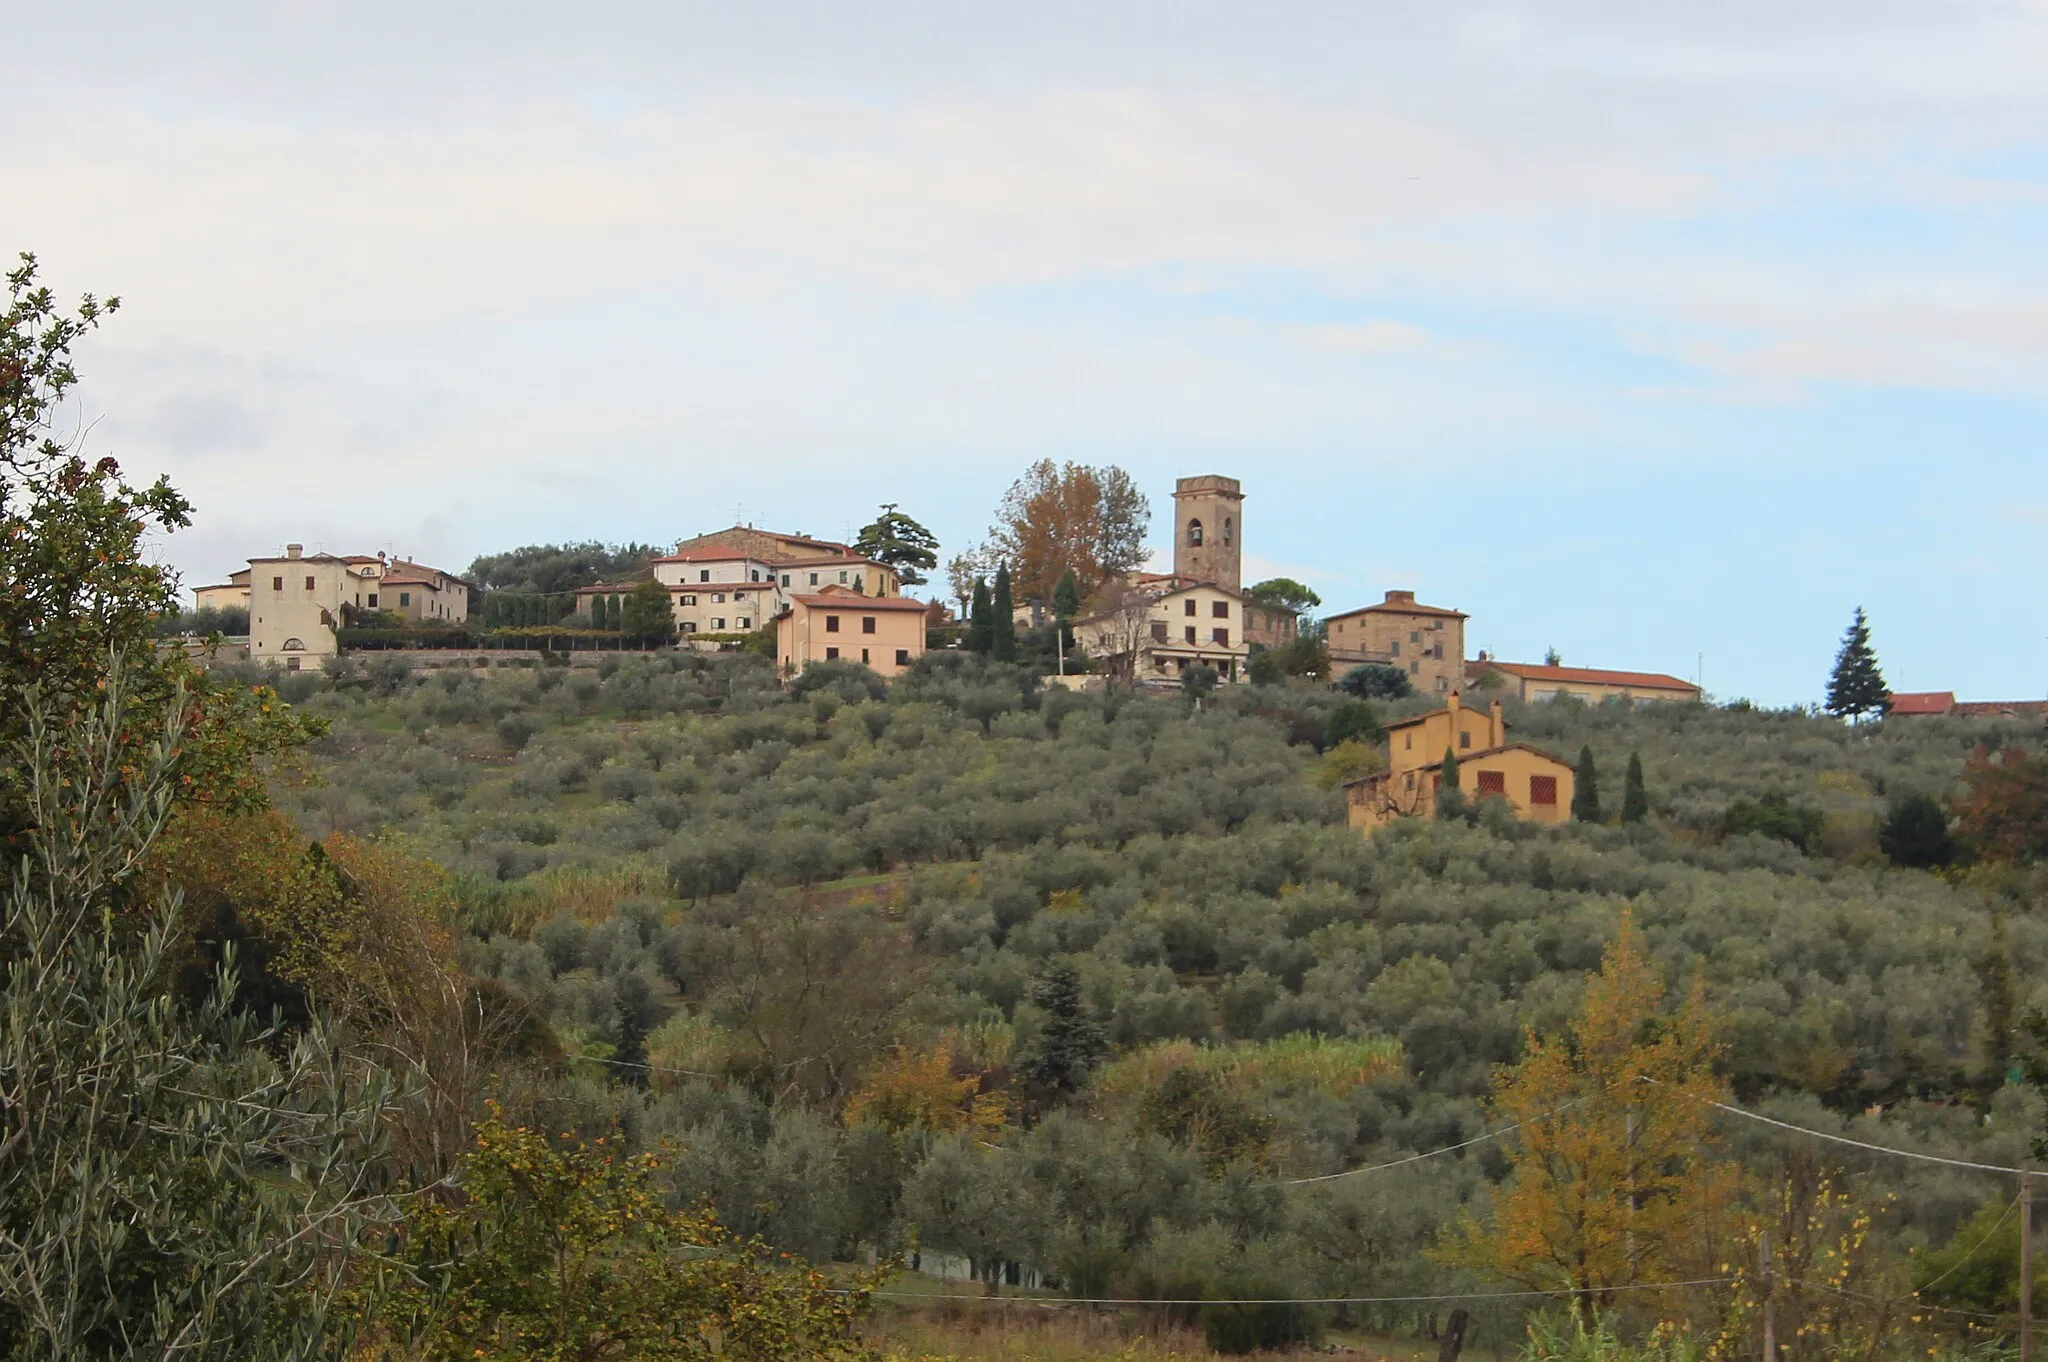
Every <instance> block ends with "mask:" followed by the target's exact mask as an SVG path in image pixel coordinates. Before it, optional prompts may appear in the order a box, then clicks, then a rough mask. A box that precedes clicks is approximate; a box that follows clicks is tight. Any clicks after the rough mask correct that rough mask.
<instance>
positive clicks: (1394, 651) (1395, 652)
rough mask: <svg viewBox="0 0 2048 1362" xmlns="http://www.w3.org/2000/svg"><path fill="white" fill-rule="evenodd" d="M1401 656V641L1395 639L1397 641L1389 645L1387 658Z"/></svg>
mask: <svg viewBox="0 0 2048 1362" xmlns="http://www.w3.org/2000/svg"><path fill="white" fill-rule="evenodd" d="M1400 655H1401V640H1400V639H1398V638H1397V639H1395V640H1394V641H1393V642H1392V643H1389V644H1388V645H1387V656H1388V657H1399V656H1400Z"/></svg>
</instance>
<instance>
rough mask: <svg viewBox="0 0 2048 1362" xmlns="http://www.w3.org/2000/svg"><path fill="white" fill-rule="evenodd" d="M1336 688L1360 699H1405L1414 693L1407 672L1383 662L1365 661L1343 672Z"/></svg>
mask: <svg viewBox="0 0 2048 1362" xmlns="http://www.w3.org/2000/svg"><path fill="white" fill-rule="evenodd" d="M1337 688H1338V689H1339V690H1341V691H1343V692H1344V693H1345V694H1346V695H1352V696H1356V697H1357V698H1359V699H1361V700H1405V699H1406V698H1408V697H1409V696H1411V695H1413V694H1414V693H1415V687H1414V685H1413V683H1411V682H1410V681H1409V680H1408V673H1406V672H1404V671H1402V670H1401V669H1400V668H1399V667H1394V666H1389V665H1388V664H1387V663H1384V662H1367V663H1365V664H1363V665H1362V666H1357V667H1353V668H1352V669H1351V670H1350V671H1348V672H1345V673H1344V675H1343V677H1342V678H1341V679H1340V680H1339V681H1338V682H1337Z"/></svg>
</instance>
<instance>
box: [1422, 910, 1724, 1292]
mask: <svg viewBox="0 0 2048 1362" xmlns="http://www.w3.org/2000/svg"><path fill="white" fill-rule="evenodd" d="M1664 991H1665V990H1664V981H1663V977H1662V972H1661V971H1660V970H1659V969H1658V967H1657V964H1656V962H1655V961H1653V960H1651V959H1650V958H1649V957H1648V956H1647V955H1646V954H1645V953H1644V946H1643V938H1642V935H1641V933H1640V932H1638V931H1637V930H1636V926H1635V923H1634V920H1633V918H1632V916H1631V915H1630V914H1628V913H1624V914H1623V916H1622V921H1621V931H1620V933H1619V934H1618V935H1617V936H1616V937H1615V939H1614V940H1613V941H1612V942H1611V943H1609V945H1608V947H1607V949H1606V951H1605V952H1604V953H1603V955H1602V957H1601V963H1600V972H1599V973H1598V974H1597V975H1595V976H1593V977H1592V978H1591V979H1589V980H1588V981H1587V985H1586V997H1585V1002H1584V1004H1583V1005H1582V1007H1581V1009H1580V1011H1579V1015H1578V1016H1577V1018H1575V1019H1574V1020H1573V1021H1572V1022H1571V1023H1570V1025H1569V1026H1568V1027H1567V1028H1566V1031H1565V1033H1564V1034H1563V1035H1556V1036H1548V1037H1542V1038H1538V1037H1536V1036H1534V1035H1533V1034H1532V1035H1531V1036H1530V1037H1529V1040H1528V1054H1527V1057H1526V1058H1524V1059H1523V1060H1522V1062H1521V1063H1520V1064H1517V1065H1514V1066H1513V1067H1509V1068H1503V1069H1502V1070H1500V1072H1499V1073H1498V1075H1497V1076H1496V1080H1495V1099H1494V1105H1495V1111H1496V1113H1497V1115H1498V1116H1499V1118H1500V1119H1501V1120H1502V1121H1503V1122H1512V1123H1513V1124H1514V1126H1515V1143H1514V1145H1513V1147H1512V1150H1511V1152H1510V1154H1509V1156H1508V1157H1509V1174H1508V1177H1507V1179H1506V1181H1504V1182H1503V1183H1502V1184H1501V1185H1500V1186H1499V1187H1498V1188H1496V1189H1495V1191H1494V1193H1493V1206H1492V1210H1493V1215H1492V1223H1490V1224H1486V1223H1482V1222H1480V1221H1478V1220H1472V1219H1468V1220H1466V1221H1465V1222H1464V1223H1463V1224H1462V1225H1461V1226H1460V1227H1459V1228H1458V1230H1457V1231H1456V1232H1455V1233H1454V1237H1453V1238H1452V1239H1451V1240H1450V1241H1449V1243H1448V1244H1447V1246H1446V1248H1445V1249H1444V1250H1443V1256H1445V1257H1446V1258H1447V1259H1449V1260H1450V1261H1453V1262H1456V1263H1460V1264H1463V1265H1465V1266H1468V1267H1472V1268H1476V1269H1479V1270H1481V1271H1484V1272H1488V1273H1491V1274H1495V1275H1498V1276H1502V1277H1506V1278H1509V1279H1510V1280H1513V1281H1517V1282H1521V1283H1524V1284H1526V1285H1527V1286H1529V1287H1532V1288H1537V1289H1543V1290H1569V1291H1570V1292H1572V1294H1573V1297H1574V1300H1575V1303H1576V1305H1577V1308H1578V1310H1579V1312H1580V1314H1581V1316H1582V1317H1583V1318H1584V1319H1585V1320H1587V1321H1588V1322H1589V1323H1590V1322H1591V1321H1592V1320H1593V1319H1594V1317H1595V1316H1596V1315H1597V1314H1598V1313H1599V1312H1601V1311H1603V1310H1606V1309H1609V1308H1611V1307H1612V1306H1613V1305H1614V1303H1615V1301H1616V1293H1617V1292H1618V1291H1619V1290H1620V1289H1621V1288H1624V1287H1629V1286H1633V1285H1636V1284H1639V1283H1644V1282H1656V1281H1662V1280H1666V1279H1667V1278H1668V1277H1669V1276H1670V1275H1671V1274H1672V1273H1673V1271H1674V1269H1675V1268H1677V1267H1678V1266H1679V1265H1680V1263H1681V1262H1682V1260H1683V1259H1684V1257H1685V1256H1686V1253H1687V1249H1688V1247H1689V1245H1690V1244H1691V1243H1693V1242H1696V1230H1697V1226H1698V1224H1699V1222H1700V1221H1701V1220H1702V1219H1703V1218H1704V1217H1705V1216H1706V1215H1707V1213H1708V1212H1709V1211H1710V1210H1711V1209H1712V1208H1714V1207H1715V1206H1717V1205H1719V1204H1720V1203H1721V1202H1722V1201H1724V1200H1725V1199H1726V1198H1727V1197H1728V1195H1729V1194H1730V1192H1731V1182H1730V1179H1729V1178H1728V1177H1727V1175H1726V1174H1725V1173H1724V1170H1723V1168H1722V1167H1721V1166H1720V1165H1718V1164H1717V1163H1716V1162H1715V1161H1714V1160H1713V1159H1712V1157H1711V1151H1712V1150H1713V1148H1714V1145H1715V1132H1714V1128H1713V1125H1712V1122H1711V1120H1710V1118H1711V1117H1712V1115H1713V1108H1712V1107H1711V1105H1710V1103H1712V1102H1715V1101H1720V1100H1725V1098H1724V1090H1723V1087H1722V1084H1721V1082H1720V1080H1719V1079H1718V1078H1716V1077H1715V1074H1714V1065H1715V1062H1716V1061H1717V1060H1718V1059H1719V1058H1720V1055H1721V1046H1720V1043H1719V1042H1718V1041H1717V1040H1716V1039H1715V1026H1714V1021H1713V1018H1712V1016H1711V1015H1710V1014H1709V1012H1708V1011H1707V1008H1706V1006H1705V1003H1704V1001H1703V999H1702V995H1701V993H1700V991H1699V989H1698V988H1697V987H1695V988H1694V989H1693V991H1692V992H1691V993H1690V994H1689V995H1688V996H1687V998H1686V1000H1685V1002H1684V1003H1683V1004H1682V1005H1681V1006H1680V1007H1679V1009H1678V1010H1677V1011H1676V1012H1673V1013H1666V1012H1665V1011H1664V1010H1663V1003H1664Z"/></svg>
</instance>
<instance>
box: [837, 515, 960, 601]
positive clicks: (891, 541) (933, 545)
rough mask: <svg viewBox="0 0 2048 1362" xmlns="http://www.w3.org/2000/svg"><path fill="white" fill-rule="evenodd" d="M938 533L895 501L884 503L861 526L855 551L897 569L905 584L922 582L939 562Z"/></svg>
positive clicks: (854, 545) (899, 579)
mask: <svg viewBox="0 0 2048 1362" xmlns="http://www.w3.org/2000/svg"><path fill="white" fill-rule="evenodd" d="M938 549H939V537H938V536H937V535H935V534H933V533H932V532H931V531H930V530H928V529H926V528H925V527H924V526H922V525H920V524H918V523H917V522H916V521H915V520H912V519H911V518H910V517H909V516H907V515H905V514H903V512H901V511H899V510H897V509H896V503H895V502H893V501H892V502H889V503H887V504H886V505H884V506H883V507H882V513H881V515H879V516H877V517H876V518H875V523H874V524H872V525H863V526H861V531H860V537H859V538H857V539H855V540H854V541H853V551H854V552H855V553H857V554H859V555H860V556H861V557H863V558H872V559H874V560H875V561H876V562H877V563H887V564H888V565H889V566H890V567H892V568H894V569H895V570H896V580H897V581H899V582H901V583H902V584H903V585H905V586H922V585H924V583H925V573H927V572H930V571H932V570H933V569H934V568H936V567H938V565H939V553H938Z"/></svg>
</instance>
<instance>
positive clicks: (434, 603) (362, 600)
mask: <svg viewBox="0 0 2048 1362" xmlns="http://www.w3.org/2000/svg"><path fill="white" fill-rule="evenodd" d="M238 575H239V574H238ZM248 577H249V588H248V589H249V599H248V605H249V657H250V659H251V660H252V661H255V662H268V663H275V664H277V665H279V666H282V667H284V668H285V669H286V670H288V671H299V670H301V669H302V668H305V667H319V668H324V667H326V665H327V659H329V658H331V657H333V656H335V654H336V653H337V652H339V651H340V648H339V644H338V642H337V640H336V638H335V630H337V629H340V628H342V627H343V626H344V625H345V624H346V623H347V617H348V616H349V615H351V614H353V613H354V612H355V611H357V610H365V611H368V610H389V611H393V612H395V613H397V614H400V615H403V616H405V617H406V619H407V620H409V621H411V622H413V623H418V624H461V623H463V622H465V621H467V620H468V618H469V583H468V582H467V581H465V580H463V579H462V578H460V577H457V576H455V575H454V574H453V573H450V572H442V571H441V570H439V569H438V568H431V567H428V566H426V565H425V564H423V563H413V562H408V561H406V560H404V559H387V558H385V557H384V556H383V555H382V554H379V555H377V556H376V557H370V556H368V555H366V554H351V555H349V556H347V557H337V556H336V555H334V554H331V553H315V554H310V555H309V554H307V553H306V552H305V548H304V546H303V545H300V544H287V545H285V550H284V555H283V556H282V557H277V558H251V559H250V560H249V570H248ZM230 584H231V583H230ZM195 594H196V593H195Z"/></svg>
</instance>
